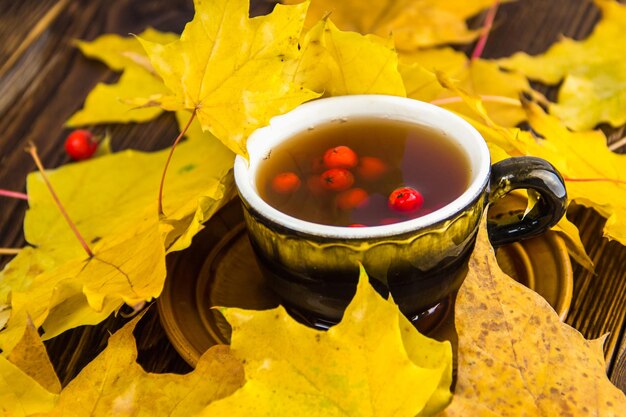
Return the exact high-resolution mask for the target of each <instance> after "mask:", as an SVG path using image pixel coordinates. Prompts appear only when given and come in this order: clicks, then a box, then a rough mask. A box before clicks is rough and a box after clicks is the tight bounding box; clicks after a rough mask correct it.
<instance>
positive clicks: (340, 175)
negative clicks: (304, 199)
mask: <svg viewBox="0 0 626 417" xmlns="http://www.w3.org/2000/svg"><path fill="white" fill-rule="evenodd" d="M352 184H354V175H352V173H351V172H350V171H348V170H347V169H345V168H332V169H328V170H326V171H324V172H323V173H322V185H323V186H324V188H326V189H328V190H333V191H344V190H347V189H348V188H350V187H352Z"/></svg>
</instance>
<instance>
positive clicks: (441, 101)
mask: <svg viewBox="0 0 626 417" xmlns="http://www.w3.org/2000/svg"><path fill="white" fill-rule="evenodd" d="M478 97H479V98H480V99H481V100H482V101H484V102H488V103H489V102H491V103H502V104H510V105H512V106H521V105H522V103H520V101H519V100H517V99H514V98H510V97H503V96H488V95H487V96H483V95H479V96H478ZM462 102H463V98H461V97H458V96H453V97H444V98H438V99H435V100H432V101H431V102H430V104H434V105H435V106H445V105H446V104H452V103H462Z"/></svg>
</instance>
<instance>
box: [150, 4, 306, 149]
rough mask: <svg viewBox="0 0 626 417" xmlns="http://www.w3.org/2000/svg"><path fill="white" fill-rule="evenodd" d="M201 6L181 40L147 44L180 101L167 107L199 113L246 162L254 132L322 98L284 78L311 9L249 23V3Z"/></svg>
mask: <svg viewBox="0 0 626 417" xmlns="http://www.w3.org/2000/svg"><path fill="white" fill-rule="evenodd" d="M195 7H196V14H195V16H194V18H193V20H192V21H191V22H190V23H188V24H187V25H186V26H185V30H184V31H183V33H182V34H181V36H180V39H179V40H177V41H175V42H172V43H169V44H165V45H163V44H160V43H155V42H150V41H148V40H144V39H141V38H140V41H141V43H142V45H143V46H144V48H145V50H146V52H147V54H148V56H149V57H150V61H151V62H152V65H153V67H154V69H155V70H156V72H157V73H158V74H159V75H160V76H161V78H162V79H163V81H164V82H165V85H166V86H167V87H168V88H169V89H170V90H171V91H172V92H173V94H174V96H167V97H161V98H160V99H159V100H160V103H161V105H162V106H163V107H164V108H166V109H167V110H181V109H189V110H193V111H195V112H196V115H197V117H198V120H199V121H200V124H201V125H202V128H203V130H209V131H210V132H211V133H213V134H214V135H215V136H216V137H218V138H219V139H220V140H222V141H223V142H224V144H226V145H227V146H228V147H229V148H230V149H231V150H233V151H234V152H236V153H238V154H241V155H247V149H246V146H245V141H246V139H247V137H248V135H249V134H250V133H252V131H254V130H255V129H256V128H258V127H260V126H263V125H266V124H267V123H268V121H269V119H270V118H271V117H272V116H275V115H277V114H281V113H284V112H286V111H288V110H291V109H292V108H294V107H296V106H297V105H299V104H300V103H302V102H304V101H307V100H310V99H313V98H315V97H317V96H318V94H316V93H314V92H312V91H309V90H307V89H304V88H302V87H299V86H297V85H295V84H293V83H292V82H290V81H289V77H288V76H286V75H285V73H284V70H285V67H286V66H287V65H288V64H289V63H290V61H292V60H295V59H297V58H298V56H299V51H298V39H299V37H300V32H301V30H302V25H303V23H304V16H305V14H306V9H307V7H308V3H303V4H302V5H299V6H282V5H277V6H276V8H275V9H274V11H273V12H272V13H270V14H268V15H266V16H259V17H255V18H249V17H248V8H249V4H248V1H247V0H216V1H209V2H202V1H199V0H196V1H195Z"/></svg>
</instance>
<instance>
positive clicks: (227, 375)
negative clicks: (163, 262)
mask: <svg viewBox="0 0 626 417" xmlns="http://www.w3.org/2000/svg"><path fill="white" fill-rule="evenodd" d="M138 320H139V317H138V318H136V319H134V320H133V321H131V322H130V323H128V324H126V325H125V326H124V327H123V328H122V329H120V330H118V331H117V333H115V334H114V335H113V336H111V338H110V339H109V342H108V346H107V347H106V349H105V350H104V351H103V352H102V353H101V354H100V355H98V357H97V358H96V359H94V360H93V361H92V362H91V363H90V364H89V365H87V366H86V367H85V368H84V369H83V370H82V371H81V372H80V374H78V376H77V377H76V378H75V379H74V380H72V381H71V382H70V383H69V385H68V386H67V387H65V389H63V391H62V392H61V395H60V398H59V402H58V405H57V406H56V407H55V408H54V410H52V411H51V412H49V413H46V414H42V416H43V415H45V416H50V417H53V416H71V417H82V416H96V417H97V416H119V417H122V416H151V417H152V416H155V417H158V416H169V417H174V416H178V417H183V416H184V417H187V416H193V415H195V413H196V412H198V411H200V410H201V409H202V408H203V407H204V406H205V405H207V404H208V403H210V402H212V401H215V400H217V399H220V398H223V397H226V396H228V395H230V394H231V393H232V392H234V391H235V390H236V389H237V388H239V387H240V386H241V385H242V384H243V381H244V376H243V368H242V366H241V363H240V362H239V361H238V360H236V359H235V358H234V357H233V356H232V355H230V354H229V352H228V347H226V346H214V347H212V348H211V349H209V350H208V351H207V352H205V353H204V354H203V355H202V357H200V360H199V361H198V364H197V366H196V369H195V370H193V371H191V372H190V373H188V374H186V375H176V374H151V373H148V372H146V371H144V370H143V368H142V367H141V365H139V364H138V363H137V362H136V359H137V348H136V345H135V338H134V337H133V330H134V329H135V325H136V324H137V322H138Z"/></svg>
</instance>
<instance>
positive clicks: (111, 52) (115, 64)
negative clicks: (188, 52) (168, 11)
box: [67, 28, 178, 126]
mask: <svg viewBox="0 0 626 417" xmlns="http://www.w3.org/2000/svg"><path fill="white" fill-rule="evenodd" d="M139 36H141V37H142V38H143V39H148V40H150V41H151V42H159V43H169V42H173V41H175V40H176V39H178V36H177V35H176V34H173V33H166V32H159V31H157V30H154V29H152V28H148V29H146V30H145V31H143V32H142V33H141V34H140V35H139ZM76 45H77V46H78V48H79V49H80V50H81V52H82V53H83V54H84V55H86V56H88V57H90V58H93V59H97V60H100V61H102V62H103V63H105V64H106V65H107V66H108V67H109V68H111V69H113V70H115V71H123V73H122V75H121V77H120V79H119V80H118V81H117V82H115V83H113V84H105V83H99V84H98V85H96V87H95V88H94V89H93V90H92V91H91V92H90V93H89V95H88V96H87V99H86V100H85V104H84V106H83V108H82V109H81V110H79V111H78V112H76V113H75V114H74V115H72V117H71V118H70V119H69V120H68V121H67V125H68V126H81V125H89V124H98V123H129V122H146V121H148V120H151V119H154V118H155V117H156V116H158V115H159V114H161V113H162V110H161V109H159V108H158V107H145V108H136V106H134V105H133V104H130V103H129V101H130V100H132V99H135V98H137V97H150V96H152V95H155V94H167V93H168V92H169V90H168V89H167V87H165V84H163V81H162V80H161V78H159V76H157V75H156V74H155V73H154V69H153V68H152V65H151V64H150V60H149V59H148V56H147V55H146V53H145V51H144V49H143V47H142V46H141V44H140V43H139V41H138V40H137V39H136V38H134V37H126V38H125V37H122V36H119V35H113V34H108V35H102V36H100V37H98V38H97V39H95V40H93V41H91V42H85V41H77V42H76Z"/></svg>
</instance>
